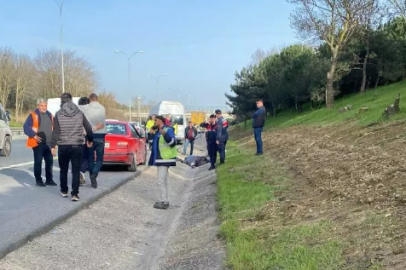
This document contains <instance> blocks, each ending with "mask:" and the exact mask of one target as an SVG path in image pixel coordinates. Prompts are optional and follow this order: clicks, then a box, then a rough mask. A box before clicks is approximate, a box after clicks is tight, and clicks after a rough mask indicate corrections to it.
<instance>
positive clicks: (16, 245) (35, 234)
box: [0, 168, 147, 260]
mask: <svg viewBox="0 0 406 270" xmlns="http://www.w3.org/2000/svg"><path fill="white" fill-rule="evenodd" d="M146 169H147V168H145V169H143V170H139V169H137V172H135V173H134V175H132V176H129V177H126V178H124V179H123V180H122V181H120V182H118V183H117V184H116V185H114V186H111V187H110V188H108V189H106V190H104V191H102V192H101V193H100V194H97V195H96V196H94V197H93V198H90V199H89V200H88V201H86V202H84V203H81V204H78V206H77V207H76V208H75V209H73V210H71V211H69V212H67V213H64V214H63V215H62V216H60V217H58V218H57V219H55V220H53V221H51V222H50V223H49V224H47V225H45V226H43V227H41V228H39V229H37V230H35V231H33V232H31V233H29V234H28V235H26V236H24V237H23V238H22V239H20V240H18V241H17V242H15V243H13V244H10V245H8V246H6V247H5V248H2V249H0V260H1V259H3V258H4V257H5V256H6V255H7V254H9V253H11V252H13V251H15V250H17V249H19V248H20V247H22V246H23V245H25V244H26V243H27V242H29V241H32V240H33V239H34V238H36V237H39V236H41V235H43V234H45V233H47V232H49V231H51V230H52V229H53V228H54V227H55V226H57V225H59V224H61V223H63V222H64V221H66V220H67V219H69V218H70V217H72V216H73V215H75V214H76V213H78V212H79V211H80V210H82V209H83V208H85V207H88V206H90V205H91V204H93V203H94V202H96V201H98V200H99V199H101V198H102V197H104V196H105V195H107V194H109V193H111V192H113V191H115V190H116V189H118V188H119V187H121V186H122V185H124V184H126V183H127V182H129V181H131V180H133V179H134V178H136V177H138V176H140V175H141V173H142V172H143V171H144V170H146Z"/></svg>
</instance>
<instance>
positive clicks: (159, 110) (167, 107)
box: [149, 101, 187, 143]
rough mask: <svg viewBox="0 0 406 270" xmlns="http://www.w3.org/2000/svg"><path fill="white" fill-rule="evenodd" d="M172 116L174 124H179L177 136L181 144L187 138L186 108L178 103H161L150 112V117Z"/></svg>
mask: <svg viewBox="0 0 406 270" xmlns="http://www.w3.org/2000/svg"><path fill="white" fill-rule="evenodd" d="M153 114H155V115H162V116H164V117H165V116H166V115H168V114H170V115H171V117H172V119H171V121H172V124H173V125H174V124H175V123H176V124H178V132H177V134H175V136H176V140H177V141H178V143H181V142H182V141H183V139H184V138H185V128H186V126H187V123H186V117H185V107H184V106H183V105H182V103H180V102H177V101H161V102H158V103H157V104H156V105H154V106H152V107H151V109H150V110H149V115H153Z"/></svg>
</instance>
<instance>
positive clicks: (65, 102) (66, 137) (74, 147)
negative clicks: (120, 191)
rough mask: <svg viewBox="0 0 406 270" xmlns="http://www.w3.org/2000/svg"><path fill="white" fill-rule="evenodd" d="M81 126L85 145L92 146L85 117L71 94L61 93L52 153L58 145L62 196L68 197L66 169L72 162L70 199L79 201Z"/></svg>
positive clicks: (81, 152) (90, 133)
mask: <svg viewBox="0 0 406 270" xmlns="http://www.w3.org/2000/svg"><path fill="white" fill-rule="evenodd" d="M83 128H84V129H85V130H86V135H87V140H88V142H87V146H88V147H92V143H93V131H92V126H91V125H90V123H89V121H88V120H87V118H86V117H85V116H84V114H83V112H82V111H81V110H80V109H79V107H78V106H76V104H74V103H73V102H72V95H71V94H69V93H63V94H62V96H61V109H60V110H59V111H58V112H57V113H56V115H55V120H54V130H53V133H52V141H51V147H52V154H53V155H55V153H56V150H55V147H56V145H58V161H59V167H60V169H61V171H60V181H61V194H62V197H64V198H66V197H68V190H69V188H68V169H69V162H71V163H72V192H71V195H72V201H79V195H78V194H79V177H80V166H81V163H82V156H83V142H84V140H85V138H84V136H83Z"/></svg>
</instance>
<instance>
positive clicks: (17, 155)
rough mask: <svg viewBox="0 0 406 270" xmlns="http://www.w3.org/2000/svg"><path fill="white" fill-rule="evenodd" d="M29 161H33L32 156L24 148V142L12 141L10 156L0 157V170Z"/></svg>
mask: <svg viewBox="0 0 406 270" xmlns="http://www.w3.org/2000/svg"><path fill="white" fill-rule="evenodd" d="M30 161H33V154H32V150H31V149H28V148H27V147H26V146H25V140H24V139H14V140H13V142H12V146H11V155H10V156H9V157H2V156H0V168H2V167H7V166H10V165H16V164H17V165H18V164H22V163H26V162H30Z"/></svg>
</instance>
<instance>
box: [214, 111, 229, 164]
mask: <svg viewBox="0 0 406 270" xmlns="http://www.w3.org/2000/svg"><path fill="white" fill-rule="evenodd" d="M215 113H216V117H217V127H216V133H217V136H216V143H217V150H218V152H219V155H220V164H224V162H225V160H226V145H227V141H228V132H227V130H228V121H227V119H225V118H224V117H223V114H222V112H221V110H216V111H215Z"/></svg>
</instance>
